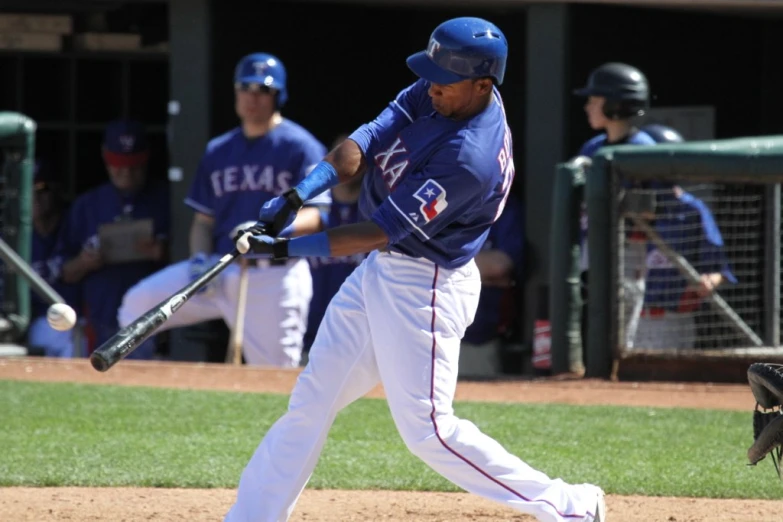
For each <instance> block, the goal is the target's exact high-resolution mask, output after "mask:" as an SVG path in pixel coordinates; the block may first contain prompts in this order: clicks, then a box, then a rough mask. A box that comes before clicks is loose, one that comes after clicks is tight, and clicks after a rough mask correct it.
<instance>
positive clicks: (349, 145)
mask: <svg viewBox="0 0 783 522" xmlns="http://www.w3.org/2000/svg"><path fill="white" fill-rule="evenodd" d="M326 161H328V162H329V163H331V164H332V166H334V168H335V170H336V171H337V177H338V179H339V181H340V183H345V182H346V181H348V180H350V179H351V178H353V177H354V176H358V175H360V174H361V173H362V172H364V169H365V167H366V163H365V161H364V154H362V150H361V149H360V148H359V145H358V144H357V143H356V142H355V141H353V140H350V139H347V140H345V141H343V142H342V143H341V144H340V145H339V146H337V147H335V148H334V150H332V151H331V152H329V154H327V155H326Z"/></svg>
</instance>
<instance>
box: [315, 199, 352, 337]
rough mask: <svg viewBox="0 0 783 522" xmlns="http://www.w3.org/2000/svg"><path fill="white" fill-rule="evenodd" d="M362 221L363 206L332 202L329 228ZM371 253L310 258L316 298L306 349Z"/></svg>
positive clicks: (328, 219) (328, 222)
mask: <svg viewBox="0 0 783 522" xmlns="http://www.w3.org/2000/svg"><path fill="white" fill-rule="evenodd" d="M358 220H359V203H358V202H356V203H341V202H338V201H335V200H334V199H333V200H332V205H331V208H330V209H329V214H328V215H327V219H326V223H325V228H334V227H338V226H341V225H348V224H350V223H356V222H357V221H358ZM366 256H367V254H355V255H352V256H338V257H309V258H307V261H308V263H309V264H310V273H311V274H312V277H313V298H312V300H311V301H310V311H309V314H308V316H307V332H306V333H305V337H304V343H305V344H304V346H305V349H306V350H307V349H309V348H310V346H311V345H312V344H313V340H314V339H315V334H316V332H317V331H318V326H319V325H320V324H321V319H323V316H324V313H326V307H327V306H328V305H329V301H331V300H332V297H334V295H335V294H336V293H337V290H339V289H340V286H341V285H342V284H343V281H345V279H346V278H347V277H348V276H349V275H351V272H353V271H354V269H355V268H356V267H357V266H359V265H360V264H361V262H362V260H364V258H365V257H366Z"/></svg>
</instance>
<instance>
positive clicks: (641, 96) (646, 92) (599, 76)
mask: <svg viewBox="0 0 783 522" xmlns="http://www.w3.org/2000/svg"><path fill="white" fill-rule="evenodd" d="M574 94H575V95H577V96H580V97H585V98H587V101H586V103H585V105H584V110H585V114H586V115H587V122H588V124H589V125H590V127H591V128H592V129H593V130H601V131H603V132H602V133H601V134H599V135H597V136H595V137H593V138H591V139H590V140H588V141H587V142H585V143H584V145H582V147H581V148H580V150H579V154H578V155H579V156H586V157H589V158H592V157H593V156H594V155H595V153H596V152H598V150H599V149H600V148H601V147H604V146H612V145H623V144H627V145H655V140H653V139H652V137H650V136H649V135H648V134H647V133H645V132H644V131H641V130H639V129H638V128H636V126H635V124H634V120H633V119H634V118H635V117H637V116H643V115H644V114H645V112H646V111H647V108H648V107H649V104H650V88H649V84H648V82H647V77H646V76H645V75H644V74H643V73H642V71H640V70H639V69H637V68H636V67H633V66H632V65H628V64H625V63H619V62H609V63H605V64H603V65H601V66H599V67H597V68H595V69H594V70H593V71H592V72H591V73H590V76H589V77H588V80H587V85H585V86H584V87H582V88H580V89H576V90H575V91H574ZM587 227H588V224H587V209H586V208H585V209H583V210H582V249H581V250H582V252H581V254H582V256H581V268H582V281H583V285H582V289H583V295H582V298H583V301H584V303H585V304H584V306H583V307H582V338H583V339H584V338H586V331H587V330H586V325H587V278H588V262H587V259H588V255H587ZM625 239H626V240H625V244H624V246H623V254H624V271H625V273H624V274H623V289H624V295H625V303H624V306H625V310H626V314H625V318H626V319H625V329H624V331H625V342H626V345H627V346H629V347H630V346H632V345H633V339H634V336H635V332H636V329H637V326H638V318H639V314H640V313H641V310H642V302H643V300H644V271H645V268H644V260H645V253H646V241H645V239H644V238H643V237H639V236H638V235H633V234H629V235H627V236H626V238H625Z"/></svg>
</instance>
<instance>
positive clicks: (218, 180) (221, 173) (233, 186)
mask: <svg viewBox="0 0 783 522" xmlns="http://www.w3.org/2000/svg"><path fill="white" fill-rule="evenodd" d="M209 179H210V182H211V183H212V190H213V192H214V193H215V197H218V198H219V197H222V196H224V195H226V194H231V193H233V192H270V193H272V194H274V195H276V196H279V195H280V194H282V193H283V192H285V191H286V190H288V189H289V188H290V187H291V181H292V180H293V175H292V174H291V173H290V172H288V171H285V170H283V171H280V172H278V173H277V175H275V169H274V168H273V167H272V166H271V165H267V166H266V167H264V168H263V169H261V168H260V167H259V166H258V165H243V166H242V167H241V168H240V167H237V166H234V165H232V166H229V167H226V168H224V169H222V170H215V171H213V172H212V174H210V176H209Z"/></svg>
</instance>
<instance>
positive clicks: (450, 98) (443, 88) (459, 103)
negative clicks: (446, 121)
mask: <svg viewBox="0 0 783 522" xmlns="http://www.w3.org/2000/svg"><path fill="white" fill-rule="evenodd" d="M491 89H492V82H491V81H489V80H486V79H480V80H462V81H461V82H457V83H450V84H448V85H441V84H439V83H432V84H430V88H429V91H428V94H429V95H430V98H432V107H433V108H434V109H435V111H437V113H438V114H440V115H441V116H445V117H446V118H454V119H462V118H464V117H466V116H467V115H470V114H472V113H473V112H474V109H475V108H476V107H477V106H478V103H479V102H480V101H481V97H482V96H483V95H484V94H486V92H487V90H491Z"/></svg>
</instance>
